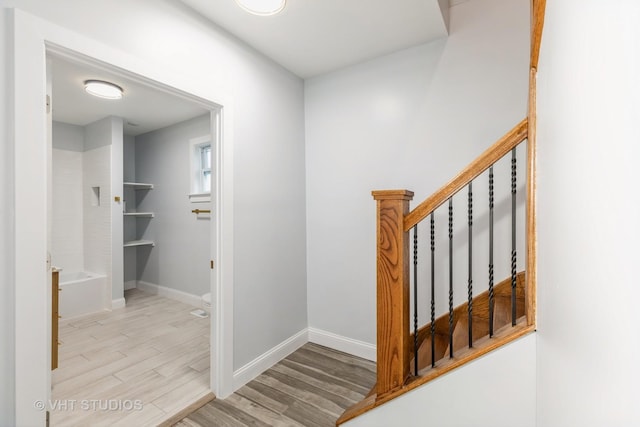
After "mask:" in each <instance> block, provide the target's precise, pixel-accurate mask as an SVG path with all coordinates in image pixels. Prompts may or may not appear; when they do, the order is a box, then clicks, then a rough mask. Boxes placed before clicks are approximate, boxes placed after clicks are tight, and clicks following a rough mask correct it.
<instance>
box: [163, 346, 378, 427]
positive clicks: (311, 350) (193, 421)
mask: <svg viewBox="0 0 640 427" xmlns="http://www.w3.org/2000/svg"><path fill="white" fill-rule="evenodd" d="M375 376H376V368H375V363H373V362H370V361H368V360H364V359H360V358H357V357H353V356H350V355H347V354H344V353H340V352H338V351H335V350H331V349H328V348H326V347H322V346H319V345H316V344H311V343H309V344H305V345H304V346H303V347H301V348H300V349H299V350H297V351H296V352H294V353H292V354H291V355H290V356H289V357H287V358H286V359H284V360H283V361H281V362H280V363H278V364H276V365H274V366H273V367H272V368H271V369H269V370H267V371H266V372H264V373H263V374H262V375H260V376H259V377H257V378H256V379H255V380H253V381H251V382H250V383H248V384H247V385H245V386H244V387H242V388H241V389H239V390H238V391H237V392H236V393H234V394H233V395H231V396H230V397H229V398H227V399H224V400H220V399H216V400H214V401H212V402H209V403H207V404H206V405H204V406H203V407H202V408H200V409H198V410H197V411H195V412H193V413H191V414H190V415H189V416H187V417H186V418H184V419H183V420H182V421H180V422H178V423H177V424H175V426H177V427H216V426H227V427H243V426H258V427H259V426H264V427H267V426H282V427H284V426H287V427H289V426H293V427H299V426H310V427H315V426H318V427H324V426H326V427H333V426H335V422H336V420H337V419H338V417H339V416H340V415H341V414H342V412H343V411H344V410H345V409H346V408H347V407H349V406H351V405H353V404H354V403H357V402H359V401H360V400H362V399H363V398H364V396H365V395H366V394H367V393H368V392H369V390H370V389H371V387H373V385H374V383H375Z"/></svg>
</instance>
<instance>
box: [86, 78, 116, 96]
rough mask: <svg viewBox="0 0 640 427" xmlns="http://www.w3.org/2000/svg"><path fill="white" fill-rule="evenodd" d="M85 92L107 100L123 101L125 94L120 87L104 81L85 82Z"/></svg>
mask: <svg viewBox="0 0 640 427" xmlns="http://www.w3.org/2000/svg"><path fill="white" fill-rule="evenodd" d="M84 90H85V91H86V92H87V93H89V94H91V95H93V96H97V97H99V98H105V99H121V98H122V93H123V90H122V88H121V87H120V86H118V85H115V84H113V83H109V82H105V81H102V80H87V81H85V82H84Z"/></svg>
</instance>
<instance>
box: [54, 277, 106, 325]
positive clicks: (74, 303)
mask: <svg viewBox="0 0 640 427" xmlns="http://www.w3.org/2000/svg"><path fill="white" fill-rule="evenodd" d="M59 286H60V295H59V314H60V316H62V320H65V319H70V318H72V317H77V316H83V315H85V314H90V313H96V312H99V311H103V310H105V309H107V308H109V305H108V304H107V303H109V304H110V301H109V300H107V298H106V295H107V291H109V293H110V290H109V289H107V276H106V275H103V274H96V273H89V272H85V271H77V272H66V271H61V272H60V280H59Z"/></svg>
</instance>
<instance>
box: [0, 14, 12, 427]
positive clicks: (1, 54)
mask: <svg viewBox="0 0 640 427" xmlns="http://www.w3.org/2000/svg"><path fill="white" fill-rule="evenodd" d="M7 15H8V14H7V13H6V10H0V22H2V24H0V100H2V101H0V138H2V141H1V142H0V200H2V201H3V202H2V209H0V312H2V313H3V315H2V318H3V321H2V322H0V348H1V349H2V350H1V352H2V356H1V357H0V426H11V425H14V424H15V373H14V370H15V357H14V354H15V341H14V334H15V321H14V312H15V307H14V301H15V291H14V288H15V287H14V260H13V253H14V250H13V247H14V238H13V216H14V205H13V193H14V190H13V186H14V181H13V162H12V161H11V159H12V158H13V145H12V144H9V143H5V141H6V142H8V141H10V140H11V137H12V133H11V129H10V128H9V126H8V124H9V123H10V117H9V108H10V107H9V105H10V102H12V101H11V100H12V91H11V85H12V80H13V78H12V75H11V67H10V61H9V60H8V57H9V52H10V47H9V46H10V45H9V44H10V38H9V31H10V30H11V28H10V26H9V25H7V22H8V16H7Z"/></svg>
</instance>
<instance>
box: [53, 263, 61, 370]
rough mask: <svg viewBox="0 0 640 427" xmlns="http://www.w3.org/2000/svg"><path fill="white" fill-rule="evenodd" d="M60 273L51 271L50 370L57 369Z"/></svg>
mask: <svg viewBox="0 0 640 427" xmlns="http://www.w3.org/2000/svg"><path fill="white" fill-rule="evenodd" d="M59 276H60V273H59V272H58V271H57V270H53V272H52V277H51V370H54V369H56V368H57V367H58V319H59V318H60V317H59V315H58V294H59V293H60V286H59V281H60V278H59Z"/></svg>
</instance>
